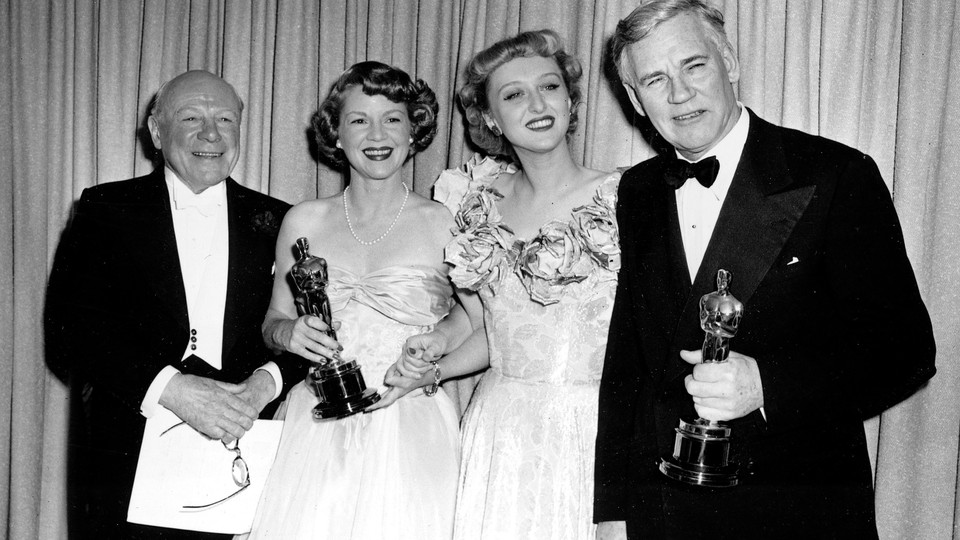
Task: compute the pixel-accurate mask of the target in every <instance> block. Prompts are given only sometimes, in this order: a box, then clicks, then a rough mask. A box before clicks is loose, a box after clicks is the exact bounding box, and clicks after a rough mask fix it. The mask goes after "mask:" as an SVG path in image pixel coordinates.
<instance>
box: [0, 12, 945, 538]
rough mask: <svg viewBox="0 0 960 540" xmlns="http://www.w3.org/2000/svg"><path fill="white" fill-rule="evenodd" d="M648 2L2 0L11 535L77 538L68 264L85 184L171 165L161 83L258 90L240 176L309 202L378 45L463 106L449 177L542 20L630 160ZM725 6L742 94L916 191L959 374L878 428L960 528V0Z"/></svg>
mask: <svg viewBox="0 0 960 540" xmlns="http://www.w3.org/2000/svg"><path fill="white" fill-rule="evenodd" d="M638 3H639V0H579V1H576V2H558V1H551V0H455V1H450V0H416V1H408V0H360V1H356V0H322V1H317V0H272V1H264V2H260V1H255V0H192V1H187V0H141V1H139V2H128V1H119V0H46V1H40V2H37V1H34V0H9V1H6V2H0V21H2V22H0V72H2V73H6V74H7V75H6V76H4V77H2V78H0V129H2V130H3V134H2V136H0V175H2V177H0V462H5V463H8V464H9V465H8V467H0V520H2V521H0V523H3V524H4V525H5V526H3V527H0V538H17V539H19V538H44V539H47V538H65V537H66V527H65V521H64V520H65V518H64V515H65V486H66V459H65V458H66V448H67V446H66V445H67V440H66V434H67V423H68V418H67V416H68V415H67V411H68V407H67V396H68V393H67V390H66V387H65V385H64V382H63V381H61V380H59V379H58V378H57V377H55V376H54V375H53V374H52V373H50V371H49V370H48V369H47V367H46V364H45V362H44V354H43V350H44V347H43V333H42V316H43V303H44V301H43V299H44V290H45V285H46V278H47V274H48V272H49V267H50V265H51V263H52V259H53V254H54V251H55V250H56V247H57V244H58V242H59V239H60V235H61V233H62V231H63V228H64V226H65V224H66V223H67V221H68V219H69V214H70V210H71V207H72V205H73V204H74V202H75V201H76V199H77V198H78V197H79V195H80V192H81V191H82V190H83V189H84V188H85V187H89V186H92V185H96V184H98V183H102V182H111V181H116V180H121V179H125V178H130V177H132V176H135V175H142V174H145V173H146V172H148V171H149V170H151V169H152V168H153V166H154V159H153V158H154V156H153V153H152V152H153V151H152V149H151V145H150V143H149V137H148V136H146V134H145V132H144V126H145V117H146V114H147V112H148V111H147V108H148V107H149V104H150V100H151V99H152V98H153V96H154V94H155V92H156V91H157V89H158V87H159V85H160V83H161V82H163V81H165V80H168V79H170V78H172V77H173V76H175V75H177V74H179V73H180V72H182V71H185V70H187V69H205V70H209V71H212V72H214V73H217V74H220V75H222V76H223V77H224V78H225V79H227V80H228V81H229V82H231V83H232V84H233V85H234V86H235V87H236V88H237V90H238V92H239V93H240V95H241V97H242V98H243V100H244V103H245V109H244V113H243V125H242V146H241V155H240V160H239V162H238V165H237V168H236V170H235V171H234V174H233V176H234V177H235V178H236V179H237V180H238V181H239V182H241V183H243V184H245V185H247V186H249V187H252V188H254V189H257V190H260V191H262V192H265V193H269V194H271V195H273V196H276V197H279V198H281V199H284V200H287V201H289V202H293V203H295V202H299V201H302V200H306V199H311V198H315V197H323V196H329V195H333V194H336V193H337V192H338V191H339V190H340V189H342V186H343V182H344V179H343V178H342V177H341V174H340V172H339V171H335V170H331V169H330V168H329V167H328V166H326V165H325V164H323V163H319V162H318V161H317V160H316V155H315V151H314V149H313V148H312V146H311V141H310V137H309V133H308V128H309V125H310V117H311V115H312V114H313V112H314V111H315V110H316V109H317V107H318V106H319V104H320V102H321V101H322V99H323V98H324V96H325V95H326V94H327V92H328V91H329V89H330V86H331V85H332V84H333V83H334V81H335V80H336V78H337V77H338V76H339V75H340V73H341V72H342V71H343V70H344V69H345V68H346V67H348V66H350V65H351V64H353V63H355V62H358V61H363V60H368V59H369V60H379V61H382V62H385V63H388V64H393V65H396V66H398V67H400V68H402V69H404V70H406V71H408V72H409V73H410V74H411V75H413V76H415V77H417V78H422V79H423V80H425V81H426V82H427V83H428V84H430V86H431V87H432V88H433V89H434V91H435V92H436V94H437V98H438V100H439V103H440V116H439V129H438V134H437V137H436V139H435V141H434V142H433V144H432V145H431V146H430V147H429V148H427V149H426V150H425V151H423V152H422V153H420V154H419V155H418V156H416V157H415V158H414V159H413V161H412V163H411V164H409V165H408V167H407V169H406V171H405V175H406V176H405V179H406V180H407V181H409V182H412V184H413V186H414V188H415V189H416V190H417V191H418V192H420V193H428V192H429V190H430V187H431V186H432V184H433V182H434V180H435V178H436V176H437V174H438V173H439V172H440V171H441V170H443V169H444V168H446V167H452V166H458V165H460V164H461V163H463V162H464V161H466V160H467V159H468V158H469V157H470V155H471V154H472V153H473V152H474V149H473V147H472V146H471V145H470V143H469V141H468V139H467V137H466V134H465V130H464V121H463V117H462V114H461V111H460V110H459V109H458V107H457V104H456V99H455V96H456V89H457V88H459V87H460V86H461V85H462V84H463V81H462V76H463V75H462V72H463V68H464V66H465V64H466V62H467V61H468V60H469V59H470V57H471V56H472V55H473V54H474V53H475V52H476V51H478V50H480V49H482V48H484V47H485V46H487V45H489V44H491V43H493V42H494V41H496V40H498V39H501V38H503V37H506V36H509V35H512V34H515V33H516V32H518V31H520V30H530V29H538V28H552V29H554V30H556V31H557V32H558V33H559V34H560V35H561V37H562V38H563V39H564V41H565V43H566V45H567V49H568V51H569V52H571V53H573V54H575V55H576V56H577V57H579V58H580V60H581V62H582V64H583V72H584V73H583V79H582V81H581V85H582V90H583V95H584V104H583V105H582V106H581V109H580V111H579V114H580V128H579V130H578V132H577V133H576V135H574V136H573V137H572V139H571V147H572V149H573V152H574V155H575V156H576V157H577V158H578V159H582V160H583V162H584V163H585V164H586V165H588V166H590V167H594V168H600V169H613V168H615V167H624V166H629V165H631V164H633V163H636V162H638V161H640V160H642V159H645V158H647V157H649V156H651V155H652V154H653V153H652V150H650V148H649V146H648V145H647V144H646V142H645V141H644V140H643V138H642V136H641V135H640V133H639V131H638V130H637V129H636V128H635V125H636V122H637V118H636V114H635V113H634V112H633V111H632V110H630V109H629V106H627V107H624V104H625V100H624V99H623V96H622V93H621V90H620V89H619V88H618V87H617V83H612V82H611V81H610V80H609V79H608V78H607V77H606V76H605V72H604V65H603V54H604V44H605V42H606V40H607V38H608V37H609V36H610V34H611V33H612V31H613V29H614V27H615V25H616V23H617V21H618V20H619V19H620V18H622V17H623V16H624V15H626V14H627V13H628V12H629V11H630V10H631V9H632V8H633V7H635V6H636V5H637V4H638ZM714 4H715V5H717V6H718V7H720V8H721V9H723V11H724V13H725V14H726V18H727V32H728V35H729V37H730V39H731V42H732V43H733V45H734V47H735V48H736V50H737V52H738V56H739V58H740V63H741V79H740V82H739V84H738V85H737V87H738V88H737V89H738V92H739V97H740V99H741V101H743V102H744V103H745V104H746V105H747V106H749V107H751V108H752V109H753V110H755V111H756V112H757V113H758V114H759V115H760V116H762V117H764V118H766V119H768V120H771V121H774V122H776V123H780V124H783V125H786V126H788V127H793V128H797V129H802V130H804V131H807V132H811V133H816V134H820V135H823V136H826V137H830V138H833V139H836V140H839V141H841V142H843V143H845V144H848V145H850V146H854V147H856V148H859V149H861V150H863V151H864V152H867V153H868V154H870V155H871V156H872V157H873V158H874V159H875V160H876V161H877V163H878V165H879V167H880V170H881V172H882V173H883V176H884V178H885V180H886V181H887V184H888V187H890V189H891V191H892V193H893V195H894V202H895V204H896V207H897V210H898V212H899V215H900V219H901V222H902V224H903V227H904V233H905V238H906V243H907V248H908V252H909V254H910V257H911V260H912V262H913V265H914V269H915V271H916V273H917V277H918V281H919V283H920V287H921V292H922V293H923V295H924V299H925V300H926V302H927V305H928V307H929V309H930V313H931V316H932V318H933V320H934V329H935V333H936V337H937V345H938V350H939V353H938V361H937V368H938V370H939V372H938V374H937V376H936V377H935V378H934V379H933V381H932V382H931V383H930V384H928V385H927V386H926V387H924V388H923V389H921V390H920V392H918V393H917V394H916V395H914V396H913V397H912V398H910V399H908V400H907V401H905V402H904V403H902V404H900V405H898V406H897V407H894V408H893V409H891V410H889V411H887V412H886V413H884V414H883V415H882V416H881V417H880V418H876V419H872V420H870V421H868V422H867V423H866V425H865V427H866V432H867V435H868V440H869V441H870V451H871V458H872V460H873V462H874V464H875V468H876V469H875V470H876V487H877V510H878V522H879V527H880V533H881V537H883V538H956V537H960V525H958V523H957V520H956V518H955V516H956V515H958V513H960V499H958V497H957V496H956V493H957V483H958V466H957V465H958V453H960V373H958V371H960V368H958V366H957V361H956V360H955V358H957V357H958V356H960V332H957V330H956V328H958V327H960V309H958V308H957V306H958V305H960V298H958V296H960V293H958V291H960V265H957V264H956V263H955V258H956V256H955V254H956V253H958V252H960V182H957V178H956V174H955V173H954V171H956V170H960V151H958V150H960V52H958V51H960V9H958V8H957V6H956V4H955V2H954V0H896V1H893V2H875V1H873V0H845V1H842V2H840V1H836V0H810V1H806V2H792V1H789V0H769V1H766V2H752V1H749V0H714ZM875 271H878V272H882V271H883V269H882V268H877V269H875ZM877 294H894V295H895V294H897V292H896V291H877ZM889 316H892V317H895V316H896V314H895V313H892V314H889ZM811 331H816V328H815V326H814V327H812V328H811ZM903 361H907V362H908V361H910V359H909V358H905V359H903ZM863 369H869V366H864V367H863ZM468 395H469V392H464V394H463V395H462V396H461V399H463V400H465V399H466V398H467V397H468Z"/></svg>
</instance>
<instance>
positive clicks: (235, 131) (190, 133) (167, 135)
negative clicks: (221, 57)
mask: <svg viewBox="0 0 960 540" xmlns="http://www.w3.org/2000/svg"><path fill="white" fill-rule="evenodd" d="M242 108H243V107H242V105H241V104H240V98H239V97H237V93H236V92H235V91H234V90H233V87H232V86H230V85H229V84H227V82H226V81H224V80H223V79H221V78H220V77H217V76H216V75H213V74H212V73H207V72H205V71H190V72H187V73H184V74H183V75H180V76H178V77H177V78H175V79H173V80H171V81H170V82H169V83H167V85H166V87H165V88H164V91H163V95H162V96H161V102H160V103H158V110H157V111H156V114H155V115H151V116H150V118H148V119H147V127H148V128H149V129H150V137H151V138H152V139H153V145H154V146H155V147H157V148H158V149H160V151H162V152H163V159H164V162H165V163H166V166H167V167H169V168H170V169H171V170H173V172H175V173H177V176H179V177H180V179H181V180H183V182H184V183H185V184H187V186H188V187H189V188H190V189H191V191H193V192H194V193H200V192H201V191H203V190H205V189H207V188H208V187H211V186H215V185H217V184H219V183H220V182H222V181H223V180H224V179H226V178H227V177H228V176H230V172H231V171H233V167H234V166H235V165H236V164H237V159H238V158H239V157H240V152H239V150H240V119H241V110H242Z"/></svg>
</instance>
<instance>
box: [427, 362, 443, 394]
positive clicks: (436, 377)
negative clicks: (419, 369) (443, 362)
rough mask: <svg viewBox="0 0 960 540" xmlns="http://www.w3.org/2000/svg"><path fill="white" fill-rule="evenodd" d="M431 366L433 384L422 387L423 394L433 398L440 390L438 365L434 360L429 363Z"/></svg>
mask: <svg viewBox="0 0 960 540" xmlns="http://www.w3.org/2000/svg"><path fill="white" fill-rule="evenodd" d="M430 363H431V364H433V384H431V385H430V386H427V387H424V389H423V393H424V394H425V395H427V396H430V397H433V395H434V394H436V393H437V390H438V389H439V388H440V365H439V364H437V361H436V360H433V361H431V362H430Z"/></svg>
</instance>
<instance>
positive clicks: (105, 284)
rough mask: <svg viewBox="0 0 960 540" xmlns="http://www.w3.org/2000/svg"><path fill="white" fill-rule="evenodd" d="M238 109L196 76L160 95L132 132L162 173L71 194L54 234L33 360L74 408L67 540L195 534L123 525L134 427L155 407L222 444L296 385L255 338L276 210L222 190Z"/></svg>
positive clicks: (232, 159)
mask: <svg viewBox="0 0 960 540" xmlns="http://www.w3.org/2000/svg"><path fill="white" fill-rule="evenodd" d="M242 112H243V103H242V101H241V100H240V97H239V96H238V95H237V93H236V91H235V90H234V88H233V87H232V86H231V85H230V84H228V83H227V82H226V81H224V80H223V79H221V78H220V77H217V76H216V75H213V74H211V73H208V72H205V71H190V72H187V73H184V74H182V75H180V76H178V77H176V78H174V79H172V80H170V81H169V82H167V83H165V84H164V85H163V86H161V88H160V90H159V91H158V92H157V95H156V98H155V102H154V106H153V108H152V110H151V114H150V116H149V118H148V120H147V125H148V128H149V132H150V136H151V139H152V140H153V144H154V146H155V147H156V148H157V149H158V150H160V151H161V152H162V155H163V161H164V166H163V167H158V168H157V169H156V170H154V171H153V173H152V174H150V175H148V176H145V177H141V178H135V179H132V180H127V181H122V182H112V183H104V184H100V185H98V186H96V187H92V188H88V189H85V190H84V192H83V195H82V196H81V198H80V201H79V202H78V203H77V205H76V208H75V213H74V216H73V220H72V222H71V225H70V227H69V228H68V230H67V231H66V232H65V234H64V238H63V240H62V242H61V245H60V248H59V250H58V254H57V258H56V261H55V263H54V269H53V272H52V274H51V278H50V287H49V292H48V307H47V347H48V360H49V363H50V364H51V366H63V367H64V370H65V371H69V372H70V373H71V388H72V389H73V390H75V392H74V394H75V397H76V398H77V399H76V400H75V401H77V402H78V405H81V406H80V407H78V408H76V411H77V414H74V417H75V418H74V420H75V422H73V424H74V425H73V426H71V427H72V433H71V450H72V452H71V463H70V466H69V470H70V480H69V491H70V496H71V508H70V512H71V520H70V521H71V523H70V527H71V536H73V535H76V537H78V538H161V537H162V538H199V537H209V535H206V536H204V535H201V534H198V533H190V532H186V531H172V530H166V529H157V528H150V527H143V526H138V525H132V524H128V523H126V511H127V506H128V503H129V497H130V491H131V487H132V485H133V477H134V473H135V470H136V464H137V456H138V453H139V448H140V441H141V437H142V435H143V428H144V421H145V420H144V419H145V417H150V416H151V415H152V414H154V412H155V411H157V410H158V407H165V408H167V409H169V410H171V411H172V412H173V413H175V414H176V415H177V416H179V417H180V418H181V419H182V420H184V421H186V423H187V424H189V425H190V426H192V427H193V428H194V429H196V430H197V431H199V432H201V433H203V434H204V435H206V436H208V437H211V438H213V439H221V440H223V441H224V442H227V443H229V442H231V441H232V440H234V439H239V438H240V437H241V436H243V434H244V432H245V431H246V430H248V429H250V428H251V427H252V426H253V421H254V420H255V419H256V418H257V417H258V416H259V415H260V414H261V412H262V411H263V410H264V408H265V407H266V406H267V405H268V404H269V403H271V402H274V401H275V400H276V399H277V398H278V397H279V396H280V395H281V394H282V393H283V391H284V390H285V388H288V387H289V386H291V385H292V384H293V383H296V382H297V381H298V380H299V379H301V378H302V377H303V375H304V372H303V371H302V368H301V367H300V366H299V365H296V364H292V363H287V362H283V363H282V368H283V369H282V370H281V368H280V367H278V365H277V364H275V363H274V362H272V361H271V358H272V354H271V353H269V352H268V350H267V349H266V348H265V347H264V345H263V340H262V337H261V333H260V324H261V323H262V321H263V315H264V313H265V312H266V309H267V305H268V303H269V300H270V293H271V287H272V283H273V277H272V275H271V268H272V264H273V260H274V247H275V242H276V238H277V232H278V230H279V226H280V222H281V221H282V219H283V216H284V214H285V213H286V211H287V209H288V208H289V205H288V204H286V203H284V202H282V201H279V200H276V199H273V198H271V197H268V196H266V195H263V194H260V193H258V192H256V191H253V190H250V189H248V188H245V187H243V186H241V185H239V184H238V183H237V182H235V181H234V180H233V179H231V178H229V176H230V173H231V171H232V170H233V168H234V166H235V165H236V163H237V159H238V158H239V150H240V122H241V118H242ZM281 371H283V372H282V373H281Z"/></svg>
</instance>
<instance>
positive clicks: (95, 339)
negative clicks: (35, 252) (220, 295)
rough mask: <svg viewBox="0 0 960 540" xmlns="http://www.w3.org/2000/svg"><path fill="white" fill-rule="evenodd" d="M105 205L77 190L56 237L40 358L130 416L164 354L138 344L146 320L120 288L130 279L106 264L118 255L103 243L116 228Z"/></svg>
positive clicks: (108, 205)
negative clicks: (59, 236) (78, 375)
mask: <svg viewBox="0 0 960 540" xmlns="http://www.w3.org/2000/svg"><path fill="white" fill-rule="evenodd" d="M110 206H111V205H110V204H108V203H106V202H104V201H103V200H100V199H99V198H98V197H97V196H96V194H95V193H94V192H92V191H91V190H89V189H88V190H84V193H83V195H82V196H81V198H80V201H79V202H78V203H77V205H76V208H75V211H74V215H73V219H72V220H71V223H70V225H69V226H68V228H67V230H66V231H65V232H64V235H63V238H62V239H61V242H60V246H59V248H58V251H57V255H56V257H55V261H54V266H53V270H52V272H51V275H50V281H49V285H48V291H47V307H46V314H45V315H46V347H47V357H48V362H49V363H50V365H51V368H53V370H54V371H55V372H57V373H64V374H65V373H67V372H75V373H76V372H79V373H81V374H82V378H83V379H84V380H85V381H87V382H89V383H91V384H93V385H94V386H96V387H98V388H104V389H106V390H107V391H108V392H110V393H111V394H113V395H114V396H115V397H117V398H118V399H119V400H120V401H121V402H122V403H123V404H124V405H126V406H128V407H130V408H131V409H133V410H135V411H136V410H139V407H140V402H141V401H142V399H143V396H144V394H145V393H146V391H147V388H148V387H149V385H150V383H151V382H152V381H153V379H154V377H156V375H157V373H158V372H159V371H160V369H162V367H163V366H164V365H166V362H165V361H164V360H163V354H164V352H165V351H164V350H163V349H162V348H157V347H143V346H138V342H139V340H138V337H139V336H140V335H141V333H142V332H144V331H149V329H148V328H145V326H147V325H149V322H148V321H147V320H145V319H143V318H138V317H137V316H136V315H135V313H136V309H135V308H134V306H131V305H129V303H131V302H135V299H134V298H131V297H130V296H129V295H127V294H126V293H125V291H126V290H127V289H125V288H124V286H123V285H122V283H126V282H128V281H130V280H131V277H130V276H124V275H120V274H122V273H123V268H120V267H118V265H117V264H114V261H115V260H116V259H117V257H122V256H123V254H122V253H117V251H118V250H117V247H116V246H115V245H114V242H112V241H111V239H113V238H116V229H117V227H118V226H119V224H118V223H117V222H116V221H115V220H114V219H113V217H112V216H114V215H115V214H113V212H112V210H111V208H110ZM139 343H140V344H141V345H142V342H139ZM171 345H172V343H171Z"/></svg>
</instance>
